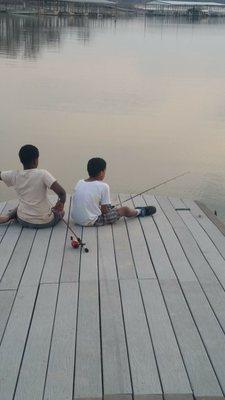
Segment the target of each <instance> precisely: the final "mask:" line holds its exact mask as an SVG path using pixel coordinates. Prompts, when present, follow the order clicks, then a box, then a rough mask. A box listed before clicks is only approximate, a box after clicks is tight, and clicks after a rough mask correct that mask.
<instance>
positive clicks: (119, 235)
mask: <svg viewBox="0 0 225 400" xmlns="http://www.w3.org/2000/svg"><path fill="white" fill-rule="evenodd" d="M112 229H113V238H114V249H115V256H116V263H117V268H118V274H119V279H136V271H135V266H134V261H133V258H132V254H131V249H130V243H129V240H128V235H127V230H126V225H125V221H124V219H122V218H121V219H120V221H119V222H118V223H116V224H114V225H113V226H112Z"/></svg>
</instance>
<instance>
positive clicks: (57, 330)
mask: <svg viewBox="0 0 225 400" xmlns="http://www.w3.org/2000/svg"><path fill="white" fill-rule="evenodd" d="M77 294H78V283H74V282H73V283H62V284H61V285H60V289H59V298H58V303H57V309H56V316H55V324H54V331H53V337H52V345H51V352H50V359H49V365H48V371H47V379H46V386H45V393H44V399H43V400H62V399H63V400H70V399H72V394H73V371H74V361H75V360H74V357H75V332H76V315H77Z"/></svg>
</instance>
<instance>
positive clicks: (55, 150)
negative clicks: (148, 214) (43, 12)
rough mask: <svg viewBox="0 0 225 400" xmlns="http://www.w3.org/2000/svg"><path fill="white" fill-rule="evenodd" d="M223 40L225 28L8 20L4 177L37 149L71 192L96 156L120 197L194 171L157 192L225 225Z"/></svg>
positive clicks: (4, 23)
mask: <svg viewBox="0 0 225 400" xmlns="http://www.w3.org/2000/svg"><path fill="white" fill-rule="evenodd" d="M224 38H225V21H224V20H221V19H218V20H217V19H211V20H202V21H198V22H195V23H194V22H191V21H186V20H173V19H172V20H171V19H169V20H168V19H160V18H158V19H144V18H133V19H119V20H117V22H115V21H114V20H111V19H109V20H91V19H85V18H84V19H77V18H76V19H75V18H71V19H70V18H69V19H67V18H65V19H64V18H62V19H59V18H55V17H43V18H40V19H38V18H34V17H25V16H24V17H22V16H11V17H6V16H3V15H2V16H0V93H1V96H0V118H1V119H0V122H1V123H0V160H1V162H0V169H4V170H5V169H11V168H19V163H18V160H17V151H18V148H19V147H20V146H21V145H23V144H24V143H33V144H35V145H37V146H38V147H39V148H40V153H41V157H40V166H41V167H43V168H46V169H48V170H49V171H51V172H52V174H54V175H55V176H56V177H57V178H58V180H59V181H60V182H61V183H62V184H63V185H64V186H65V188H66V190H67V191H72V188H73V186H74V183H75V182H76V181H77V180H78V179H79V178H81V177H83V176H85V173H86V172H85V167H86V161H87V160H88V159H89V158H90V157H92V156H102V157H104V158H105V159H106V160H107V161H108V172H107V181H108V182H109V183H110V185H111V187H112V190H113V191H116V192H119V191H121V192H126V193H129V192H137V191H141V190H144V189H145V188H146V187H149V186H151V185H154V184H156V183H157V182H160V181H161V180H164V179H167V178H170V177H171V176H173V175H176V174H179V173H181V172H183V171H186V170H190V171H191V173H190V174H189V175H188V176H186V177H184V178H182V179H180V180H179V181H176V182H174V183H171V184H168V185H166V186H164V187H163V188H162V189H160V190H158V193H160V194H168V195H174V196H178V197H190V198H194V199H200V200H203V201H204V202H205V203H206V204H208V205H209V206H210V207H211V208H213V209H217V210H218V212H219V216H220V217H221V218H224V219H225V201H224V199H225V157H224V153H225V110H224V107H225V90H224V89H225V73H224V71H225V52H224ZM14 196H15V195H14V192H13V191H12V190H10V189H7V188H6V187H5V186H4V185H3V184H2V185H0V201H2V200H4V199H7V198H13V197H14Z"/></svg>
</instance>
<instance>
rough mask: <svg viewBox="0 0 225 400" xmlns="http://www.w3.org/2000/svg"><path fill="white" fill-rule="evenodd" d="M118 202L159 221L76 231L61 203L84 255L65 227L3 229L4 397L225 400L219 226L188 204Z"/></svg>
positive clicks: (224, 241) (0, 392) (0, 383)
mask: <svg viewBox="0 0 225 400" xmlns="http://www.w3.org/2000/svg"><path fill="white" fill-rule="evenodd" d="M118 198H119V201H120V202H121V203H122V202H123V201H124V200H125V199H127V195H126V196H125V195H120V196H119V197H118V196H114V203H116V202H117V201H118ZM16 204H17V203H16V202H11V201H9V202H6V203H0V212H2V213H5V212H7V210H9V209H12V207H15V206H16ZM124 204H127V205H129V206H134V205H135V206H142V205H146V204H151V205H154V206H156V208H157V213H156V214H155V215H154V216H153V217H145V218H133V219H121V220H120V221H118V222H117V223H115V224H114V225H112V226H110V225H108V226H104V227H98V228H96V227H87V228H86V227H85V228H81V227H78V226H74V225H72V221H71V220H70V197H69V196H68V201H67V203H66V215H65V220H66V222H67V223H68V222H69V223H70V224H71V226H72V227H73V229H75V230H76V232H77V233H78V234H79V236H80V237H81V238H82V240H83V241H84V242H86V244H87V246H88V248H89V253H85V252H84V250H81V248H79V249H73V248H72V247H71V245H70V236H71V232H70V231H69V229H68V226H67V225H66V224H64V223H63V221H61V222H60V223H59V224H58V225H57V226H55V227H54V228H49V229H39V230H35V229H27V228H22V227H21V226H20V225H19V224H17V223H15V222H11V223H10V224H8V225H1V226H0V360H1V362H0V399H1V400H31V399H32V400H34V399H35V400H103V399H105V400H194V399H195V400H196V399H198V400H203V399H204V400H222V399H225V368H224V365H225V236H224V232H225V229H224V225H223V224H222V223H220V221H218V219H217V218H216V217H214V216H213V217H212V215H211V214H210V213H209V211H208V210H207V209H206V208H205V207H203V206H202V205H200V207H199V205H198V204H197V203H196V202H194V201H191V200H180V199H177V198H167V197H161V196H149V195H144V196H142V197H140V196H139V197H136V198H135V199H134V200H133V201H131V200H129V201H127V202H124Z"/></svg>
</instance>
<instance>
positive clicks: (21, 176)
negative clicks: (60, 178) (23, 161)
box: [1, 168, 56, 223]
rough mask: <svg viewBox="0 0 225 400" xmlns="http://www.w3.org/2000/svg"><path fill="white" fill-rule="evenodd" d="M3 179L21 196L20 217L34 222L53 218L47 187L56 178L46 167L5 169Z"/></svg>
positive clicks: (42, 221)
mask: <svg viewBox="0 0 225 400" xmlns="http://www.w3.org/2000/svg"><path fill="white" fill-rule="evenodd" d="M1 179H2V180H3V181H4V182H5V183H6V185H7V186H13V187H14V189H15V190H16V192H17V194H18V197H19V206H18V209H17V214H18V217H19V218H20V219H22V220H25V221H27V222H32V223H48V222H49V221H51V219H52V211H51V207H52V206H51V204H50V202H49V201H48V198H47V188H50V187H51V186H52V184H53V183H54V182H55V181H56V179H55V178H54V177H53V176H52V175H51V174H50V173H49V172H48V171H46V170H44V169H37V168H34V169H27V170H23V171H3V172H1Z"/></svg>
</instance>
